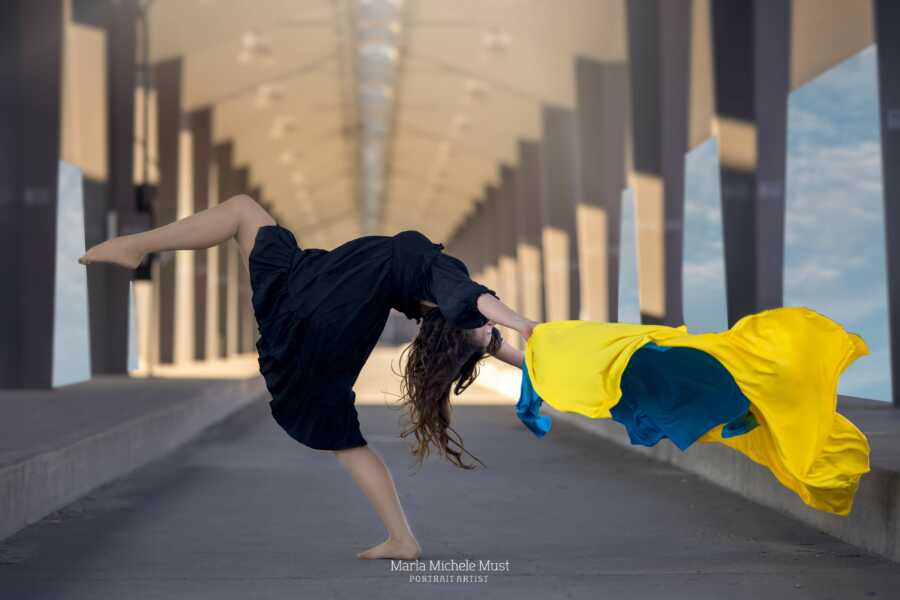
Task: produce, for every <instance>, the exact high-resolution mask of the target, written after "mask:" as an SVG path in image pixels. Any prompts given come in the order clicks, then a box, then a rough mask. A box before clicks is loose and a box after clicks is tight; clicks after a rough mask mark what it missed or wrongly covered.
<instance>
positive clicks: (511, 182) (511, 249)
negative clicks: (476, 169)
mask: <svg viewBox="0 0 900 600" xmlns="http://www.w3.org/2000/svg"><path fill="white" fill-rule="evenodd" d="M499 171H500V188H499V194H498V198H499V199H500V201H501V202H500V209H501V218H500V230H499V236H498V237H499V241H500V256H499V261H498V265H499V275H500V278H501V280H502V281H503V289H504V290H505V292H506V298H505V300H504V302H503V303H504V304H506V305H507V306H508V307H510V308H511V309H513V310H514V311H516V312H519V304H520V303H519V264H518V263H519V261H518V252H517V247H518V236H519V232H518V228H517V224H518V220H517V218H516V212H517V211H518V206H517V200H518V199H517V194H516V187H515V186H516V181H515V171H514V169H513V168H512V167H511V166H509V165H504V164H501V165H500V169H499ZM507 339H508V340H509V342H510V343H511V344H512V345H513V346H515V347H516V348H521V347H522V336H521V335H520V334H519V332H517V331H509V332H508V335H507Z"/></svg>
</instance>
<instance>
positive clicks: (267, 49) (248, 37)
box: [238, 29, 275, 64]
mask: <svg viewBox="0 0 900 600" xmlns="http://www.w3.org/2000/svg"><path fill="white" fill-rule="evenodd" d="M238 61H239V62H240V63H241V64H250V63H255V62H259V63H263V64H272V63H274V62H275V57H274V55H273V53H272V45H271V44H270V43H269V40H267V39H266V38H264V37H263V36H262V35H261V34H260V33H259V32H258V31H256V30H253V29H250V30H248V31H245V32H244V33H243V34H241V50H240V52H239V53H238Z"/></svg>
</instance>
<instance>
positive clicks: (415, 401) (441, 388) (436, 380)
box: [399, 308, 503, 469]
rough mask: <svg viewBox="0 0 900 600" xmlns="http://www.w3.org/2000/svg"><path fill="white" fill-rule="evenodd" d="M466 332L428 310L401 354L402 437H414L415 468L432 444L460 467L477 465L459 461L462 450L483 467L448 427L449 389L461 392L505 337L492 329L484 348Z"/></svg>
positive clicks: (457, 392)
mask: <svg viewBox="0 0 900 600" xmlns="http://www.w3.org/2000/svg"><path fill="white" fill-rule="evenodd" d="M466 331H469V330H465V329H460V328H459V327H456V326H455V325H452V324H451V323H450V322H449V321H447V320H446V319H445V318H444V316H443V314H442V313H441V312H440V310H439V309H437V308H432V309H431V310H429V311H428V312H426V313H425V314H424V315H423V316H422V321H421V324H420V325H419V333H418V335H417V336H416V338H415V339H414V340H413V341H412V342H411V343H410V344H409V345H408V346H406V348H404V350H403V352H402V353H401V355H400V356H401V361H402V359H403V356H404V355H406V354H407V352H408V356H407V357H406V363H405V365H404V368H403V371H402V373H399V375H400V390H401V398H400V401H401V407H406V408H407V409H408V413H407V416H408V423H407V427H406V428H405V429H404V430H403V432H402V433H401V434H400V437H402V438H406V437H408V436H410V435H414V436H415V444H414V445H413V446H412V453H413V455H414V456H415V457H416V463H417V465H419V466H420V465H421V464H422V461H423V460H425V457H426V456H428V454H429V450H430V448H431V447H432V446H434V448H435V449H436V450H437V451H438V452H439V453H440V454H441V455H442V456H443V457H445V458H446V459H447V460H449V461H450V462H451V463H453V464H454V465H456V466H457V467H460V468H462V469H473V468H475V467H474V465H470V464H466V463H464V462H463V460H462V455H463V453H465V454H468V455H469V456H471V457H472V458H474V459H475V460H476V461H478V463H479V464H481V465H482V466H484V463H483V462H481V461H480V460H479V459H478V457H476V456H475V455H473V454H472V453H470V452H469V451H468V450H466V448H465V446H464V445H463V441H462V437H461V436H460V435H459V433H457V432H456V430H455V429H453V427H451V426H450V413H451V407H450V390H451V389H452V390H453V393H455V394H456V395H457V396H458V395H460V394H462V393H463V391H465V390H466V388H468V387H469V386H470V385H471V384H472V383H473V382H474V381H475V379H476V378H477V377H478V372H479V369H478V367H479V364H480V363H481V361H482V360H483V359H485V358H486V357H487V356H489V355H491V354H493V353H494V352H496V351H497V350H498V349H499V348H500V346H501V344H502V342H503V338H502V336H501V335H500V332H499V331H498V330H497V328H496V327H494V328H493V329H492V330H491V341H490V343H489V344H488V346H487V349H486V351H482V349H481V347H480V346H478V345H476V344H475V343H474V342H473V341H472V340H471V339H470V337H469V336H468V335H467V334H466Z"/></svg>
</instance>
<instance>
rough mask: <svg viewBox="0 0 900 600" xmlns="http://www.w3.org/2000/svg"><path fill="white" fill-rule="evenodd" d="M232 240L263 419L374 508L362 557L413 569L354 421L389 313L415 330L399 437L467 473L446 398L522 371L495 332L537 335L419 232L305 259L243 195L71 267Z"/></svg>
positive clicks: (362, 241)
mask: <svg viewBox="0 0 900 600" xmlns="http://www.w3.org/2000/svg"><path fill="white" fill-rule="evenodd" d="M230 238H234V239H235V240H236V241H237V243H238V246H239V247H240V252H241V257H242V260H243V263H244V266H245V267H246V268H247V269H248V270H249V272H250V283H251V287H252V289H253V297H252V303H253V310H254V314H255V316H256V320H257V325H258V328H259V332H260V337H259V339H258V340H257V343H256V347H257V350H258V352H259V365H260V372H261V373H262V375H263V376H264V378H265V381H266V387H267V389H268V390H269V392H270V393H271V396H272V399H271V401H270V402H269V404H270V407H271V410H272V416H273V417H274V419H275V420H276V421H277V422H278V424H279V425H280V426H281V427H283V428H284V429H285V431H286V432H287V433H288V434H289V435H290V436H291V437H293V438H294V439H296V440H297V441H299V442H300V443H302V444H304V445H306V446H308V447H310V448H314V449H317V450H331V451H332V452H334V454H335V456H337V458H338V460H339V461H340V462H341V464H343V465H344V467H345V468H346V469H347V470H348V471H349V472H350V474H351V475H352V477H353V478H354V480H355V481H356V483H357V484H358V485H359V487H360V488H361V489H362V491H363V492H364V493H365V495H366V497H367V498H368V499H369V501H370V502H371V503H372V506H373V508H374V509H375V510H376V512H377V513H378V515H379V517H380V518H381V520H382V522H383V523H384V526H385V528H386V529H387V532H388V538H387V540H386V541H384V542H383V543H381V544H378V545H377V546H374V547H372V548H370V549H368V550H366V551H364V552H361V553H359V554H358V555H357V556H359V557H360V558H385V559H388V558H394V559H408V560H409V559H415V558H418V557H419V556H420V555H421V548H420V546H419V544H418V542H417V541H416V538H415V536H414V535H413V533H412V531H411V530H410V527H409V524H408V522H407V520H406V516H405V514H404V512H403V509H402V507H401V506H400V500H399V498H398V496H397V491H396V488H395V486H394V482H393V479H392V478H391V475H390V472H389V471H388V469H387V466H386V465H385V464H384V461H383V460H382V459H381V457H380V456H378V454H376V453H375V452H374V451H372V450H371V448H369V447H368V445H367V444H366V440H365V438H364V437H363V436H362V433H361V432H360V428H359V422H358V420H357V413H356V409H355V408H354V400H355V393H354V392H353V389H352V388H353V384H354V383H355V381H356V378H357V376H358V375H359V372H360V371H361V370H362V367H363V365H364V364H365V362H366V359H367V358H368V356H369V354H370V353H371V351H372V349H373V348H374V347H375V345H376V343H377V342H378V338H379V337H380V335H381V332H382V330H383V328H384V325H385V323H386V321H387V318H388V315H389V313H390V309H391V308H394V309H396V310H399V311H401V312H403V313H404V314H405V315H406V316H407V317H408V318H411V319H416V320H417V321H418V322H420V323H421V325H420V328H419V333H418V335H417V336H416V338H415V340H414V341H413V342H412V344H411V345H410V346H409V348H408V349H409V350H410V353H409V357H408V359H407V361H406V366H405V371H404V373H403V376H402V381H401V389H402V391H403V392H404V395H403V398H404V399H405V402H404V403H405V405H407V406H408V408H409V415H410V426H409V428H408V429H407V430H406V431H404V432H403V436H404V437H405V436H407V435H410V434H413V435H414V436H415V439H416V445H415V448H414V450H413V452H414V454H415V456H416V458H417V461H418V462H421V461H422V459H423V458H424V457H425V456H426V455H427V454H428V450H429V447H430V446H434V447H435V448H436V449H437V450H438V452H440V453H441V454H442V455H443V456H445V457H446V458H448V459H449V460H450V461H451V462H453V463H454V464H455V465H457V466H459V467H462V468H472V466H471V465H469V464H466V463H465V462H463V461H462V454H463V453H464V452H466V450H465V448H464V447H463V444H462V440H461V439H460V438H459V436H458V435H456V433H455V432H454V430H453V429H452V428H451V427H450V397H449V394H450V389H451V387H453V390H454V392H455V393H456V394H460V393H462V391H463V390H465V389H466V388H467V387H468V386H469V385H470V384H471V383H472V381H473V380H474V379H475V377H476V376H477V374H478V373H477V366H478V363H479V362H480V361H481V360H482V359H483V358H485V356H486V355H488V354H491V355H493V356H495V357H497V358H498V359H500V360H503V361H504V362H507V363H509V364H511V365H514V366H519V365H520V364H521V362H522V356H523V354H522V352H521V351H520V350H518V349H516V348H514V347H512V346H511V345H510V344H508V343H507V342H505V341H503V340H502V338H501V336H500V334H499V332H498V330H497V329H496V328H495V327H494V324H495V323H499V324H501V325H505V326H507V327H510V328H512V329H515V330H517V331H519V332H520V333H521V334H522V335H523V336H524V337H525V338H526V339H527V338H528V336H529V335H530V334H531V331H532V329H533V328H534V326H535V325H536V324H537V323H536V322H534V321H530V320H528V319H526V318H524V317H522V316H521V315H519V314H517V313H515V312H514V311H512V310H511V309H509V308H508V307H507V306H505V305H504V304H503V303H501V302H500V300H499V298H497V296H496V293H495V292H494V291H493V290H491V289H489V288H487V287H486V286H484V285H481V284H479V283H476V282H474V281H472V280H471V279H469V273H468V270H467V269H466V266H465V264H463V262H462V261H460V260H459V259H457V258H455V257H453V256H450V255H447V254H444V253H443V252H441V250H442V249H443V245H442V244H434V243H432V242H431V241H430V240H429V239H428V238H427V237H425V236H424V235H422V234H421V233H419V232H416V231H404V232H401V233H398V234H396V235H394V236H382V235H369V236H363V237H360V238H357V239H354V240H351V241H349V242H346V243H345V244H342V245H341V246H338V247H337V248H334V249H333V250H330V251H328V250H323V249H319V248H305V249H301V248H300V247H299V246H298V244H297V241H296V239H295V238H294V236H293V234H292V233H291V232H290V231H289V230H287V229H285V228H284V227H281V226H280V225H278V224H276V223H275V221H274V219H272V217H271V216H270V215H269V213H268V212H266V210H265V209H263V208H262V207H261V206H260V205H259V204H258V203H257V202H255V201H254V200H253V199H252V198H250V197H249V196H246V195H243V194H242V195H238V196H234V197H232V198H229V199H228V200H226V201H225V202H223V203H221V204H219V205H216V206H214V207H211V208H209V209H207V210H204V211H201V212H199V213H197V214H194V215H191V216H188V217H185V218H183V219H180V220H178V221H175V222H174V223H170V224H167V225H164V226H161V227H157V228H155V229H152V230H150V231H145V232H141V233H137V234H132V235H124V236H120V237H117V238H114V239H111V240H107V241H105V242H103V243H101V244H98V245H96V246H94V247H92V248H90V249H89V250H88V252H86V253H85V254H84V255H83V256H82V257H80V258H79V259H78V260H79V262H80V263H82V264H85V265H87V264H91V263H97V262H107V263H114V264H118V265H121V266H124V267H127V268H130V269H134V268H137V266H138V265H139V264H140V263H141V261H142V259H143V257H144V255H145V254H148V253H150V252H160V251H165V250H198V249H203V248H210V247H212V246H215V245H217V244H220V243H222V242H225V241H227V240H229V239H230ZM454 383H455V386H454ZM476 460H477V459H476Z"/></svg>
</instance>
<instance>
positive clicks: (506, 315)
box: [477, 293, 537, 340]
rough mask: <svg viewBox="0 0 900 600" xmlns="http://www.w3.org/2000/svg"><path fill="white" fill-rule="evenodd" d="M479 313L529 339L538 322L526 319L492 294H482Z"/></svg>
mask: <svg viewBox="0 0 900 600" xmlns="http://www.w3.org/2000/svg"><path fill="white" fill-rule="evenodd" d="M477 306H478V312H480V313H481V314H482V315H484V316H485V317H487V318H488V319H490V320H491V321H493V322H494V323H499V324H500V325H505V326H506V327H509V328H511V329H515V330H516V331H518V332H519V333H521V334H522V337H523V338H524V339H526V340H527V339H528V337H529V336H530V335H531V330H532V329H534V326H535V325H537V321H532V320H531V319H526V318H525V317H523V316H522V315H520V314H519V313H517V312H516V311H514V310H513V309H511V308H510V307H508V306H506V305H505V304H503V303H502V302H500V301H499V300H498V299H497V298H495V297H494V296H493V295H491V294H486V293H485V294H481V295H480V296H478V301H477Z"/></svg>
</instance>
